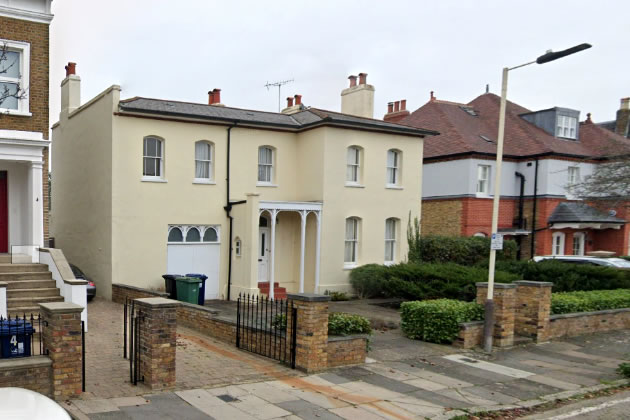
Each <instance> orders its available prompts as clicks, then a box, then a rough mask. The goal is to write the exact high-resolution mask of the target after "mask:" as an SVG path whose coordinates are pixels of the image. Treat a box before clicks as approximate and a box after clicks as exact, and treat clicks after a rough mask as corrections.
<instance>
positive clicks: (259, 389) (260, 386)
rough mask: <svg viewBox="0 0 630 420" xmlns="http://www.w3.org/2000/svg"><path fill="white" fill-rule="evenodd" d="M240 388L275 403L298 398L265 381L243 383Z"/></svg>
mask: <svg viewBox="0 0 630 420" xmlns="http://www.w3.org/2000/svg"><path fill="white" fill-rule="evenodd" d="M239 388H242V389H244V390H245V391H247V392H249V393H250V394H252V395H255V396H257V397H259V398H262V399H263V400H265V401H267V402H270V403H273V404H277V403H281V402H286V401H295V400H297V399H298V398H297V397H296V396H295V395H291V394H290V393H288V392H285V391H283V390H280V389H277V388H274V387H271V386H269V385H267V384H266V383H264V382H258V383H253V384H243V385H239Z"/></svg>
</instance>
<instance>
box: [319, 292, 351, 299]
mask: <svg viewBox="0 0 630 420" xmlns="http://www.w3.org/2000/svg"><path fill="white" fill-rule="evenodd" d="M324 294H325V295H326V296H330V300H331V301H333V302H341V301H346V300H350V298H349V297H348V295H347V294H346V293H345V292H331V291H330V290H326V291H325V292H324Z"/></svg>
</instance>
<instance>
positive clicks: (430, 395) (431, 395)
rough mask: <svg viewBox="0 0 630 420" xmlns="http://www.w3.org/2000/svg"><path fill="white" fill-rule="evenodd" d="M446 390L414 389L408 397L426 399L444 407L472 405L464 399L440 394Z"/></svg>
mask: <svg viewBox="0 0 630 420" xmlns="http://www.w3.org/2000/svg"><path fill="white" fill-rule="evenodd" d="M444 391H446V390H440V391H435V392H434V391H416V392H414V393H412V394H409V396H410V397H414V398H417V399H419V400H421V401H428V402H430V403H431V404H434V405H438V406H442V407H446V408H466V407H472V406H473V405H476V404H473V403H470V402H466V401H465V400H462V399H459V398H452V397H449V396H448V395H445V394H442V392H444Z"/></svg>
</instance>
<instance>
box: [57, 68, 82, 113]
mask: <svg viewBox="0 0 630 420" xmlns="http://www.w3.org/2000/svg"><path fill="white" fill-rule="evenodd" d="M76 67H77V64H76V63H73V62H69V63H68V65H67V66H65V69H66V78H65V79H63V81H62V82H61V112H60V114H59V119H62V118H63V117H64V116H65V117H67V116H68V115H69V114H70V113H71V112H72V111H74V110H75V109H77V108H78V107H80V106H81V78H80V77H79V76H77V75H76Z"/></svg>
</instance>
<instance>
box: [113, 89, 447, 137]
mask: <svg viewBox="0 0 630 420" xmlns="http://www.w3.org/2000/svg"><path fill="white" fill-rule="evenodd" d="M118 107H119V110H120V111H121V112H122V113H123V114H124V113H141V114H155V115H163V116H171V117H185V118H195V119H203V120H208V121H217V122H227V123H233V122H238V123H240V124H246V125H259V126H267V127H273V128H278V129H286V130H291V131H301V130H304V129H308V128H310V127H313V126H316V125H333V126H344V127H348V126H350V127H356V128H361V129H367V130H380V131H390V132H393V133H401V134H403V133H404V134H411V135H417V136H424V135H437V134H438V133H437V132H435V131H431V130H425V129H422V128H414V127H409V126H404V125H400V124H394V123H389V122H386V121H381V120H375V119H371V118H361V117H355V116H353V115H347V114H341V113H339V112H332V111H325V110H321V109H317V108H304V110H302V111H300V112H297V113H295V114H291V115H286V114H281V113H276V112H265V111H252V110H248V109H241V108H230V107H225V106H213V105H205V104H195V103H188V102H177V101H168V100H161V99H150V98H138V97H136V98H131V99H126V100H123V101H120V103H119V105H118Z"/></svg>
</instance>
